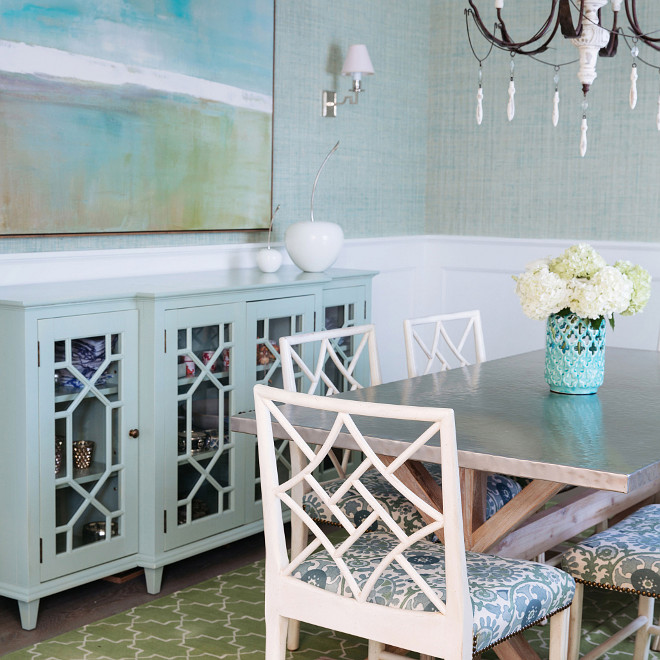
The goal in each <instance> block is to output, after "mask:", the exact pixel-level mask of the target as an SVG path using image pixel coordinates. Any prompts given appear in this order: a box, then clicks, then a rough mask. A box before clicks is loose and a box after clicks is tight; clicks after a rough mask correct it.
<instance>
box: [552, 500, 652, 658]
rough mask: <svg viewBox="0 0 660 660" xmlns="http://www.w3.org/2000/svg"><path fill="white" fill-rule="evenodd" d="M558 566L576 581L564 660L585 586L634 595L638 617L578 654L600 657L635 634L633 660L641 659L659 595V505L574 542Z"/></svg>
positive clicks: (576, 639)
mask: <svg viewBox="0 0 660 660" xmlns="http://www.w3.org/2000/svg"><path fill="white" fill-rule="evenodd" d="M562 568H563V569H564V570H565V571H567V572H568V573H570V574H571V575H572V576H573V577H574V578H575V581H576V582H577V585H576V590H575V601H574V605H573V607H572V608H571V621H570V635H569V660H577V658H578V657H579V651H580V633H581V627H582V601H583V596H584V587H585V585H586V586H588V587H597V588H600V589H610V590H614V591H622V592H627V593H633V594H638V595H639V606H638V612H637V618H636V619H634V620H633V621H632V622H631V623H630V624H628V625H627V626H625V627H624V628H622V629H621V630H619V631H617V632H616V633H615V634H614V635H613V636H612V637H610V638H609V639H607V640H605V641H604V642H602V643H601V644H599V645H598V646H597V647H596V648H594V649H592V650H591V651H589V653H587V654H586V655H585V656H583V660H595V658H600V657H601V656H602V655H603V654H604V653H606V652H607V651H608V650H609V649H610V648H612V647H613V646H615V645H617V644H618V643H619V642H621V641H623V640H624V639H626V638H627V637H629V636H630V635H632V634H634V633H636V635H635V649H634V652H633V660H646V658H648V655H649V645H650V641H651V636H653V635H659V634H660V626H658V625H653V606H654V602H655V599H656V598H660V504H650V505H648V506H645V507H642V508H641V509H638V510H637V511H635V513H632V514H630V515H629V516H628V517H627V518H624V520H622V521H621V522H619V523H617V524H616V525H612V527H610V528H608V529H606V530H604V531H602V532H600V533H598V534H594V535H593V536H591V537H589V538H587V539H585V540H584V541H582V542H581V543H578V544H577V545H575V546H574V547H572V548H571V549H570V550H568V551H567V552H565V553H564V555H563V556H562Z"/></svg>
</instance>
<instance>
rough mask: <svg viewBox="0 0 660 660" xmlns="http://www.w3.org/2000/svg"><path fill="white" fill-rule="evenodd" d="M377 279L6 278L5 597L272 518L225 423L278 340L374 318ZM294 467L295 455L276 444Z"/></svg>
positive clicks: (247, 529)
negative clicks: (13, 282) (14, 281)
mask: <svg viewBox="0 0 660 660" xmlns="http://www.w3.org/2000/svg"><path fill="white" fill-rule="evenodd" d="M374 275H375V273H373V272H365V271H348V270H330V271H328V272H326V273H302V272H300V271H299V270H298V269H295V268H283V269H281V270H280V271H278V272H277V273H274V274H264V273H261V272H260V271H258V270H256V269H240V270H233V271H230V270H225V271H223V270H221V271H213V272H191V273H181V274H176V275H173V274H168V275H162V276H144V277H137V278H117V279H106V280H98V281H76V282H59V283H52V284H40V285H26V286H11V287H0V328H1V329H2V339H1V341H0V364H1V365H2V370H3V378H2V379H1V382H0V412H1V415H0V418H1V419H2V420H3V425H2V430H1V431H0V434H1V435H0V437H1V440H0V447H1V454H0V495H1V500H0V501H2V502H3V506H2V507H1V508H0V529H2V534H1V535H0V595H3V596H6V597H9V598H15V599H16V600H17V601H18V604H19V610H20V614H21V623H22V626H23V628H25V629H31V628H34V627H35V626H36V622H37V616H38V609H39V599H40V598H42V597H43V596H47V595H49V594H53V593H56V592H59V591H62V590H64V589H67V588H70V587H73V586H76V585H79V584H83V583H86V582H90V581H93V580H96V579H99V578H103V577H107V576H109V575H113V574H116V573H118V572H122V571H125V570H128V569H131V568H134V567H136V566H139V567H143V568H144V571H145V577H146V583H147V590H148V591H149V592H150V593H158V591H160V585H161V579H162V573H163V567H164V566H166V565H167V564H169V563H172V562H174V561H178V560H180V559H184V558H186V557H190V556H192V555H195V554H197V553H200V552H203V551H205V550H209V549H211V548H214V547H217V546H219V545H223V544H226V543H230V542H231V541H234V540H236V539H239V538H243V537H246V536H250V535H252V534H255V533H257V532H259V531H261V529H262V528H263V523H262V520H261V503H260V490H259V470H258V465H257V460H256V442H255V440H254V438H250V437H249V436H244V435H240V434H234V433H232V432H230V430H229V426H228V421H229V417H230V416H231V415H233V414H235V413H237V412H242V411H246V410H250V409H251V408H252V407H253V403H252V387H253V386H254V384H255V383H258V382H259V383H269V384H272V385H275V386H281V375H280V370H279V353H278V342H279V338H280V337H282V336H285V335H289V334H294V333H298V332H309V331H312V330H319V329H322V328H325V327H344V326H348V325H354V324H360V323H364V322H366V321H369V319H370V304H371V281H372V278H373V276H374ZM280 454H281V459H282V469H284V470H286V469H287V467H288V464H287V460H288V459H287V448H286V446H282V447H281V448H280Z"/></svg>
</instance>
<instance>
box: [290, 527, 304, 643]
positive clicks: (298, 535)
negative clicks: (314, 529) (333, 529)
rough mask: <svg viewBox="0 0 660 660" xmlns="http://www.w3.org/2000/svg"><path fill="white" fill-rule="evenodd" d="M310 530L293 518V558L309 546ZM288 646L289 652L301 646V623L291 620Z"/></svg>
mask: <svg viewBox="0 0 660 660" xmlns="http://www.w3.org/2000/svg"><path fill="white" fill-rule="evenodd" d="M307 536H308V529H307V527H306V526H305V525H304V524H303V522H302V521H301V520H300V519H299V518H296V517H295V516H291V557H292V558H293V557H296V556H297V555H299V554H300V553H301V552H302V551H303V549H304V548H305V546H306V545H307ZM286 646H287V648H288V649H289V651H296V650H297V649H298V647H299V646H300V621H296V620H295V619H289V632H288V634H287V642H286Z"/></svg>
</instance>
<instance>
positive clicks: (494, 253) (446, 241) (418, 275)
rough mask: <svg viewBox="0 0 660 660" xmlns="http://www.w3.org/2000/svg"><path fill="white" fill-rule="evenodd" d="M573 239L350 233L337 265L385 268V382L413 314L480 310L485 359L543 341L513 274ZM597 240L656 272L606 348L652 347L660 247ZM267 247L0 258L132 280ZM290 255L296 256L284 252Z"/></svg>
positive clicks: (44, 269)
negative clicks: (637, 308)
mask: <svg viewBox="0 0 660 660" xmlns="http://www.w3.org/2000/svg"><path fill="white" fill-rule="evenodd" d="M574 242H577V241H550V240H528V239H503V238H488V237H466V236H413V237H395V238H374V239H354V240H348V241H346V244H345V246H344V248H343V250H342V253H341V255H340V257H339V259H338V261H337V263H336V264H335V266H336V267H338V268H358V269H366V270H376V271H378V272H379V275H378V276H377V277H376V278H375V279H374V287H373V307H372V317H373V320H374V322H375V323H376V326H377V332H378V344H379V349H380V354H381V363H382V364H381V366H382V371H383V379H384V380H386V381H391V380H397V379H400V378H405V376H406V369H405V358H404V350H403V319H404V318H407V317H413V316H423V315H427V314H433V313H438V312H449V311H458V310H464V309H480V310H481V313H482V316H483V320H484V333H485V340H486V352H487V355H488V358H489V359H494V358H498V357H504V356H506V355H512V354H515V353H521V352H524V351H528V350H533V349H536V348H542V347H543V345H544V341H545V325H544V323H542V322H541V321H531V320H530V319H527V318H526V317H525V316H524V315H523V314H522V312H521V310H520V305H519V304H518V299H517V297H516V295H515V293H514V286H515V285H514V282H513V280H512V277H511V276H512V275H515V274H518V273H520V272H522V270H524V267H525V264H526V263H528V262H530V261H533V260H535V259H538V258H540V257H545V256H556V255H558V254H559V253H561V252H562V251H563V250H564V249H565V248H566V247H568V246H569V245H571V244H572V243H574ZM591 244H592V245H593V246H594V247H595V248H596V249H597V250H599V252H600V253H601V254H602V255H603V257H604V258H605V259H606V260H607V261H608V263H613V262H614V261H616V260H618V259H627V260H629V261H632V262H633V263H639V264H641V265H643V266H644V267H645V268H647V269H648V270H649V271H651V274H652V276H653V293H652V296H651V301H650V303H649V305H648V306H647V308H646V310H645V311H644V312H643V313H642V314H640V315H637V316H633V317H621V316H619V317H617V319H616V329H615V330H614V331H611V330H610V329H608V338H607V343H608V345H611V346H627V347H631V348H642V349H655V348H656V347H657V344H658V331H659V329H660V287H659V285H658V282H659V281H660V245H659V244H656V243H626V242H601V241H599V242H596V241H591ZM261 247H262V245H219V246H202V247H190V246H184V247H180V248H153V249H152V248H140V249H125V250H94V251H75V252H49V253H29V254H8V255H0V282H2V284H3V285H11V284H23V283H28V282H43V281H64V280H69V279H97V278H104V277H116V276H117V274H122V275H123V276H126V277H133V276H137V275H142V274H154V273H171V272H187V271H199V270H213V269H218V270H224V269H227V268H250V267H253V265H254V263H255V261H254V256H255V253H256V250H258V249H260V248H261ZM277 247H279V249H282V251H284V250H283V248H282V247H281V246H277ZM284 261H285V263H290V262H289V261H288V258H287V257H286V256H285V260H284ZM1 295H2V291H1V287H0V297H1Z"/></svg>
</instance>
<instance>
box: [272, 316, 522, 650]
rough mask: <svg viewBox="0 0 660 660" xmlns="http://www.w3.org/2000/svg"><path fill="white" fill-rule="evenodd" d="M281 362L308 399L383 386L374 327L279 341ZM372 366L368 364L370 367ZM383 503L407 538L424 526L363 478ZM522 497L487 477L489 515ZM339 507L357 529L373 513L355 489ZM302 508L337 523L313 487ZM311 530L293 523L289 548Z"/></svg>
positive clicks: (434, 468) (382, 484)
mask: <svg viewBox="0 0 660 660" xmlns="http://www.w3.org/2000/svg"><path fill="white" fill-rule="evenodd" d="M280 357H281V360H282V382H283V385H284V389H285V390H288V391H296V390H298V391H304V392H306V393H307V394H321V393H324V394H325V395H326V396H327V395H330V394H337V393H339V392H343V391H349V390H356V389H361V388H362V387H365V386H367V385H379V384H380V382H381V377H380V366H379V358H378V349H377V343H376V329H375V326H374V325H373V324H366V325H360V326H353V327H349V328H337V329H334V330H322V331H319V332H310V333H302V334H297V335H292V336H290V337H282V338H280ZM367 361H368V364H367ZM348 453H349V452H344V453H343V458H342V461H341V465H340V464H339V461H338V459H337V458H335V456H334V453H333V452H331V453H330V454H329V458H330V460H332V462H333V464H334V465H335V467H336V468H337V472H338V475H339V478H336V479H330V480H328V481H325V482H324V487H325V488H326V490H327V491H328V492H333V493H334V492H338V491H339V488H340V486H341V484H342V483H343V477H344V476H345V470H346V467H347V464H348V461H347V455H348ZM425 467H426V469H427V470H428V471H429V472H430V474H431V475H432V476H433V478H434V479H435V480H436V481H438V482H441V467H440V465H438V464H433V463H425ZM364 480H365V481H366V482H368V483H369V486H370V488H371V489H372V492H373V493H374V494H375V496H376V497H377V498H378V500H379V502H380V504H381V505H382V506H385V507H386V508H387V509H388V511H389V512H390V515H391V516H392V517H393V518H394V519H395V520H396V521H397V523H398V524H399V525H401V526H402V527H403V528H404V529H406V530H407V531H408V533H412V532H413V531H414V530H416V529H419V528H420V527H422V526H423V520H422V517H421V515H420V514H419V511H417V509H415V507H414V506H413V505H412V504H411V503H410V502H409V501H408V500H406V498H404V497H401V494H400V493H399V492H398V491H397V490H396V489H395V488H392V487H391V485H390V484H389V483H388V482H387V481H386V480H385V479H383V478H382V477H381V476H380V475H379V474H378V472H377V471H372V472H371V473H370V474H368V475H365V476H364ZM519 492H520V485H519V484H518V483H517V482H515V481H514V480H513V479H510V478H509V477H504V476H502V475H489V477H488V483H487V488H486V502H487V516H492V515H493V513H495V511H497V510H498V509H500V508H501V507H502V506H504V504H506V503H507V502H508V501H509V500H510V499H511V498H512V497H513V496H514V495H516V494H517V493H519ZM338 497H339V499H338V502H337V504H338V506H339V508H341V510H342V511H343V513H344V515H345V516H348V517H349V518H350V519H351V520H352V521H353V522H354V524H356V525H359V524H360V523H361V521H362V520H364V519H366V518H367V517H368V516H369V515H370V514H371V508H370V507H369V505H368V503H367V502H366V501H365V500H364V498H363V497H362V496H361V495H360V493H359V492H358V491H356V490H347V491H345V492H342V493H341V494H340V495H339V496H338ZM302 502H303V506H304V507H305V509H306V510H307V512H308V513H309V515H310V516H311V517H312V518H314V519H316V520H317V521H322V522H333V523H336V522H337V521H336V519H335V517H334V515H333V513H332V510H331V509H330V508H329V507H328V506H327V504H326V503H325V502H324V501H323V500H322V499H321V498H319V497H318V496H317V494H316V493H315V492H314V491H313V490H312V489H310V488H306V489H305V492H304V495H303V498H302ZM384 530H385V527H384V526H383V523H382V522H381V521H379V520H375V521H374V523H373V526H372V531H384ZM306 533H307V530H306V528H305V527H304V526H302V525H298V524H297V522H296V520H295V519H294V520H293V521H292V524H291V543H292V545H293V548H294V549H299V548H301V547H302V545H304V544H305V543H306V538H307V537H306ZM296 648H298V624H297V623H295V622H293V621H292V622H291V624H290V627H289V649H291V650H294V649H296Z"/></svg>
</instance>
